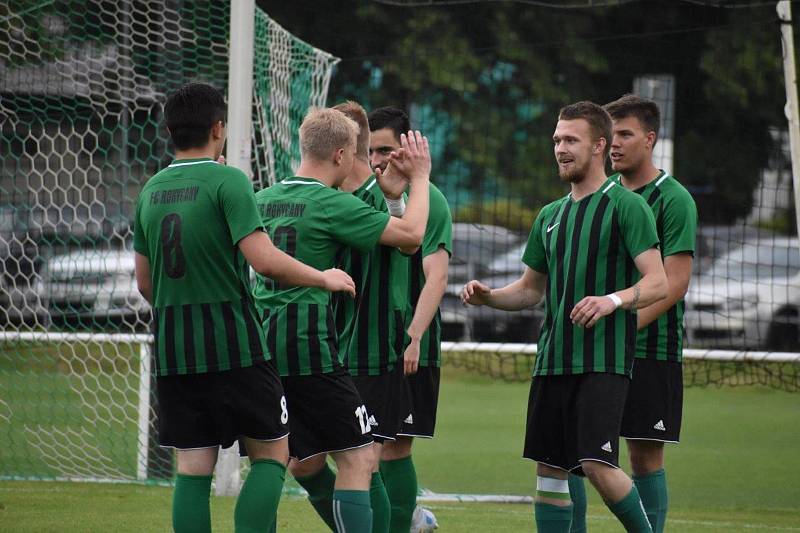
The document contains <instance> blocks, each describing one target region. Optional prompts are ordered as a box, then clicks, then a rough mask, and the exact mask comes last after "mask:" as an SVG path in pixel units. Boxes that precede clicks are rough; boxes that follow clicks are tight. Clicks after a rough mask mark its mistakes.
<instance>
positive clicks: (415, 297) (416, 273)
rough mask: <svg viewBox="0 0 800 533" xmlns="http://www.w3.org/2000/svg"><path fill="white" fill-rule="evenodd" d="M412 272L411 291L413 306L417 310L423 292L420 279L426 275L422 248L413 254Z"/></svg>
mask: <svg viewBox="0 0 800 533" xmlns="http://www.w3.org/2000/svg"><path fill="white" fill-rule="evenodd" d="M410 263H411V272H410V276H411V279H409V293H410V294H411V307H412V308H413V309H415V310H416V308H417V302H418V301H419V295H420V294H421V293H422V283H420V280H421V279H422V276H423V275H424V271H423V269H422V248H420V249H419V250H417V253H415V254H414V255H412V256H411V260H410Z"/></svg>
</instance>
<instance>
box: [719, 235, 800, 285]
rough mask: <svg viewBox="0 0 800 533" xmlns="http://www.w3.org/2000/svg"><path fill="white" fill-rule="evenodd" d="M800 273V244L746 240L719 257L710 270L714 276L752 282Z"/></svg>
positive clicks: (788, 276)
mask: <svg viewBox="0 0 800 533" xmlns="http://www.w3.org/2000/svg"><path fill="white" fill-rule="evenodd" d="M798 272H800V249H798V246H797V243H794V244H792V243H781V245H774V244H771V243H745V244H744V245H743V246H742V247H741V248H738V249H736V250H734V251H732V252H730V253H728V254H727V255H724V256H723V257H721V258H720V259H719V260H717V261H716V262H715V263H714V265H713V266H712V267H711V270H709V272H708V273H707V274H708V276H711V277H714V278H727V279H730V280H733V281H750V280H756V279H769V278H773V279H774V278H790V277H792V276H794V275H795V274H797V273H798Z"/></svg>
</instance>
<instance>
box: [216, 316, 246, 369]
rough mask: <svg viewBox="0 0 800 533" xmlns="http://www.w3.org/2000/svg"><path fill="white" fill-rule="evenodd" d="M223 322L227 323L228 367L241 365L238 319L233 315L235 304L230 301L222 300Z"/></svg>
mask: <svg viewBox="0 0 800 533" xmlns="http://www.w3.org/2000/svg"><path fill="white" fill-rule="evenodd" d="M220 309H221V310H222V322H223V323H224V324H225V340H226V341H227V342H228V345H227V350H228V367H229V368H235V367H238V366H241V364H240V362H239V352H240V351H241V350H240V348H239V337H238V335H237V334H236V319H235V318H234V315H233V306H232V305H231V303H230V302H222V304H221V305H220Z"/></svg>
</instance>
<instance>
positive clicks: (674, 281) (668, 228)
mask: <svg viewBox="0 0 800 533" xmlns="http://www.w3.org/2000/svg"><path fill="white" fill-rule="evenodd" d="M605 108H606V111H608V113H609V115H611V119H612V121H613V135H614V137H613V140H612V142H611V167H612V168H613V169H614V170H615V171H616V172H619V176H618V181H619V183H620V184H621V185H624V186H625V188H626V189H630V190H632V191H634V192H636V193H638V194H640V195H641V196H642V198H644V199H645V200H646V201H647V203H648V205H649V206H650V209H651V210H652V211H653V216H654V217H655V219H656V229H657V231H658V238H659V240H660V241H661V257H662V260H663V262H664V271H665V272H666V274H667V283H668V285H669V292H668V294H667V297H666V298H665V299H664V300H661V301H660V302H657V303H655V304H653V305H650V306H648V307H644V308H642V309H640V310H639V312H638V313H637V315H636V320H637V327H638V329H639V334H638V335H637V339H636V362H635V365H634V368H633V379H632V381H631V386H630V389H629V390H628V399H627V401H626V403H625V414H624V416H623V417H622V430H621V431H620V435H622V436H623V437H625V439H626V440H627V444H628V456H629V457H630V461H631V470H632V471H633V482H634V483H635V484H636V488H637V489H638V490H639V494H640V495H641V497H642V503H643V504H644V508H645V511H647V517H648V518H649V519H650V523H651V525H652V526H653V531H655V532H656V533H661V532H662V531H663V530H664V523H665V521H666V517H667V481H666V476H665V474H664V443H665V442H674V443H677V442H678V441H679V440H680V430H681V414H682V411H683V368H682V364H681V356H682V354H683V310H684V302H683V297H684V296H685V295H686V291H687V290H688V288H689V279H690V277H691V275H692V259H693V255H694V249H695V233H696V230H697V207H696V206H695V203H694V200H693V199H692V196H691V194H689V191H687V190H686V189H685V188H684V187H683V185H681V184H680V183H679V182H678V180H676V179H675V178H674V177H672V176H670V175H669V174H668V173H667V172H665V171H663V170H659V169H658V168H656V166H655V165H654V164H653V147H654V146H655V144H656V142H657V140H658V127H659V123H660V112H659V109H658V106H657V105H656V103H655V102H653V101H651V100H647V99H645V98H641V97H638V96H635V95H632V94H628V95H625V96H623V97H622V98H620V99H618V100H616V101H614V102H611V103H610V104H607V105H606V106H605Z"/></svg>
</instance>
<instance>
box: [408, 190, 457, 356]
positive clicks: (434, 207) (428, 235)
mask: <svg viewBox="0 0 800 533" xmlns="http://www.w3.org/2000/svg"><path fill="white" fill-rule="evenodd" d="M429 194H430V201H429V205H430V208H429V211H428V224H427V225H426V226H425V239H424V240H423V241H422V246H421V247H420V249H419V250H418V251H417V253H415V254H414V255H413V256H412V257H411V272H410V274H409V285H410V292H411V307H412V312H416V308H417V301H418V300H419V295H420V293H421V292H422V287H423V286H424V285H425V271H424V270H423V268H422V260H423V259H424V258H425V257H427V256H429V255H431V254H433V253H436V252H437V251H439V249H443V250H445V251H446V252H447V255H452V253H453V220H452V218H451V217H450V207H449V206H448V205H447V200H446V199H445V197H444V195H443V194H442V192H441V191H440V190H439V189H438V188H437V187H436V185H434V184H433V183H431V185H430V193H429ZM441 342H442V315H441V313H440V312H439V310H438V309H437V310H436V315H435V316H434V317H433V320H431V324H430V326H428V329H427V330H425V333H424V334H423V335H422V338H421V339H420V343H419V366H441V364H442V346H441Z"/></svg>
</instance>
